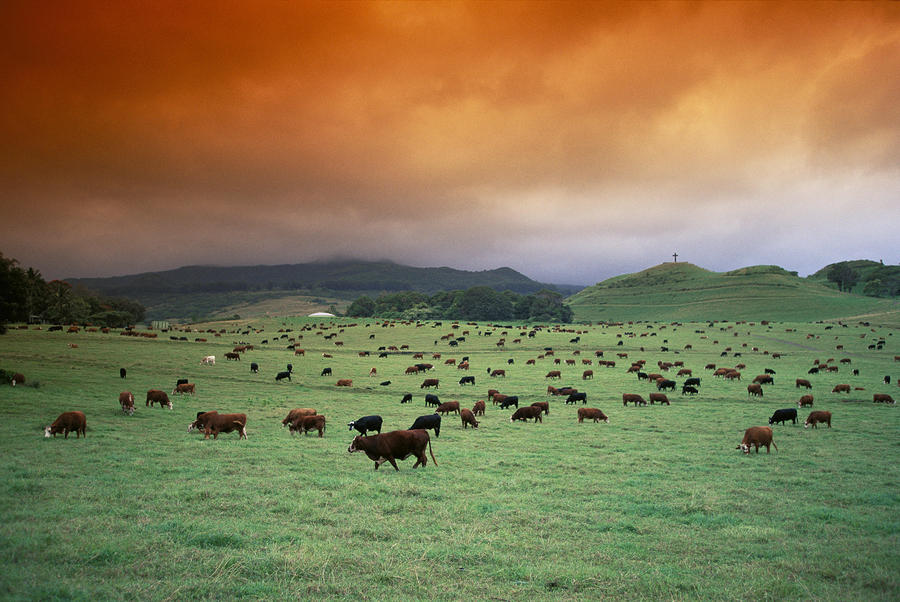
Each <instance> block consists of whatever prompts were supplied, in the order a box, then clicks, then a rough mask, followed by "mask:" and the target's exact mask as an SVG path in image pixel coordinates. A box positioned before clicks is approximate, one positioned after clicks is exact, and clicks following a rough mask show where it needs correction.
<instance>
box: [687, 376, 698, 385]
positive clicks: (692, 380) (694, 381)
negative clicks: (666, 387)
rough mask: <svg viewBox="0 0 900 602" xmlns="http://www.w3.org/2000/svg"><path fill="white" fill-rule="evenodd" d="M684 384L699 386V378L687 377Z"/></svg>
mask: <svg viewBox="0 0 900 602" xmlns="http://www.w3.org/2000/svg"><path fill="white" fill-rule="evenodd" d="M684 385H685V386H686V387H699V386H700V379H699V378H697V377H696V376H695V377H693V378H689V379H687V380H686V381H684Z"/></svg>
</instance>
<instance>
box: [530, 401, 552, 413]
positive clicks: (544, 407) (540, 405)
mask: <svg viewBox="0 0 900 602" xmlns="http://www.w3.org/2000/svg"><path fill="white" fill-rule="evenodd" d="M531 405H533V406H534V407H536V408H541V410H543V411H544V414H547V415H549V414H550V404H549V403H547V402H546V401H536V402H534V403H533V404H531Z"/></svg>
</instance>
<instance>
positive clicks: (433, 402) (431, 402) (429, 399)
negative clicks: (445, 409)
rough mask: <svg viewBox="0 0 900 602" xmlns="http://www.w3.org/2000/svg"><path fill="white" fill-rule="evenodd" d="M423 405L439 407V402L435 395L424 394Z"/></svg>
mask: <svg viewBox="0 0 900 602" xmlns="http://www.w3.org/2000/svg"><path fill="white" fill-rule="evenodd" d="M425 405H427V406H439V405H441V400H440V398H439V397H438V396H437V395H432V394H431V393H426V394H425Z"/></svg>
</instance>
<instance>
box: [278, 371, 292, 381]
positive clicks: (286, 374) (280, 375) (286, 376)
mask: <svg viewBox="0 0 900 602" xmlns="http://www.w3.org/2000/svg"><path fill="white" fill-rule="evenodd" d="M284 379H288V380H291V373H290V372H287V371H285V372H279V373H278V374H276V375H275V382H281V381H282V380H284Z"/></svg>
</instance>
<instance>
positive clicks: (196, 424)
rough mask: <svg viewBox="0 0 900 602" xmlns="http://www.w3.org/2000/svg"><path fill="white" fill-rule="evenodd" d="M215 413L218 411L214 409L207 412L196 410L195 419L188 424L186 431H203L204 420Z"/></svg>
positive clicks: (204, 426)
mask: <svg viewBox="0 0 900 602" xmlns="http://www.w3.org/2000/svg"><path fill="white" fill-rule="evenodd" d="M217 414H218V412H217V411H216V410H211V411H209V412H197V419H196V420H194V421H193V422H192V423H190V424H189V425H188V430H187V432H189V433H190V432H191V431H193V430H194V429H198V430H201V431H205V430H206V421H207V420H209V419H210V418H212V417H213V416H215V415H217Z"/></svg>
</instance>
